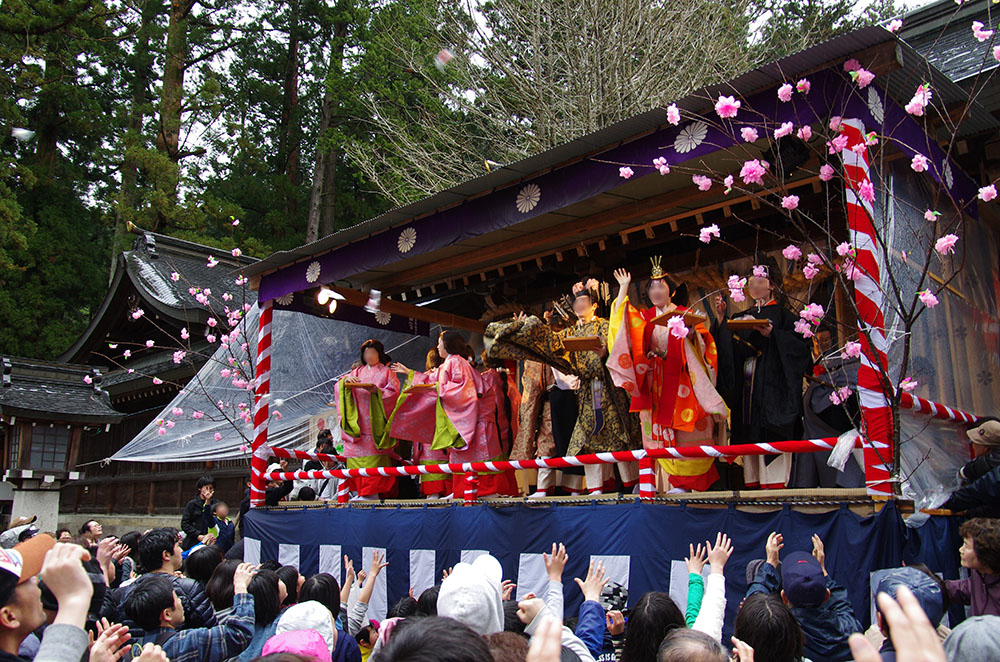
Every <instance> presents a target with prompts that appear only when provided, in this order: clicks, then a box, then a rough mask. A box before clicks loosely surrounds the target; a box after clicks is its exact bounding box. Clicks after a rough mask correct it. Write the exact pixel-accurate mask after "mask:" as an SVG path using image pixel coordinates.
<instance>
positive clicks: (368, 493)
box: [337, 340, 399, 500]
mask: <svg viewBox="0 0 1000 662" xmlns="http://www.w3.org/2000/svg"><path fill="white" fill-rule="evenodd" d="M387 361H388V357H387V356H386V354H385V348H384V347H383V346H382V343H381V342H379V341H378V340H366V341H365V342H364V343H363V344H362V345H361V362H362V365H361V366H359V367H357V368H355V369H353V370H351V372H349V373H348V374H347V375H345V376H344V377H343V379H341V380H340V382H339V383H338V384H337V393H338V394H339V398H338V401H339V405H340V428H341V438H342V439H343V441H344V455H345V456H346V458H347V468H348V469H360V468H372V467H387V466H390V465H391V463H392V462H391V453H392V447H393V446H395V443H396V442H395V441H394V440H393V439H392V438H391V437H390V436H389V434H388V432H389V431H388V427H387V425H386V420H387V418H388V416H387V412H392V411H393V409H395V407H396V398H397V397H399V378H398V377H396V374H395V373H394V372H393V371H392V370H390V369H389V366H387V365H386V364H385V363H386V362H387ZM354 384H370V386H353V385H354ZM350 484H351V490H352V491H354V492H357V494H358V498H359V499H363V500H368V499H378V498H380V497H384V496H385V495H387V494H388V493H389V492H391V491H392V490H393V488H394V487H395V486H396V479H395V477H393V476H362V477H358V478H352V479H350Z"/></svg>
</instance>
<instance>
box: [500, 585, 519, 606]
mask: <svg viewBox="0 0 1000 662" xmlns="http://www.w3.org/2000/svg"><path fill="white" fill-rule="evenodd" d="M515 588H517V584H515V583H514V582H512V581H510V580H509V579H505V580H503V583H502V584H500V598H501V599H502V600H503V601H504V602H506V601H507V600H510V598H511V596H512V595H514V589H515Z"/></svg>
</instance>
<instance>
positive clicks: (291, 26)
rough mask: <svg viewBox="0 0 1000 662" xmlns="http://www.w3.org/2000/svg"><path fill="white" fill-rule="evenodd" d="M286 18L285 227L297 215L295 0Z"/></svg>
mask: <svg viewBox="0 0 1000 662" xmlns="http://www.w3.org/2000/svg"><path fill="white" fill-rule="evenodd" d="M290 12H291V13H290V15H289V20H288V57H287V59H286V62H285V84H284V96H283V99H282V113H281V121H282V124H283V125H284V126H283V131H282V137H281V141H282V150H281V154H282V167H283V168H284V172H285V176H286V177H287V178H288V191H287V193H286V195H285V216H286V219H287V222H288V226H289V227H293V224H294V222H295V217H296V216H297V215H298V186H299V145H300V142H301V141H300V139H299V136H300V130H299V124H298V108H299V41H300V37H299V2H298V0H295V1H293V2H292V3H291V9H290Z"/></svg>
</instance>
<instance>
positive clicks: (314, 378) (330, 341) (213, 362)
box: [111, 306, 435, 462]
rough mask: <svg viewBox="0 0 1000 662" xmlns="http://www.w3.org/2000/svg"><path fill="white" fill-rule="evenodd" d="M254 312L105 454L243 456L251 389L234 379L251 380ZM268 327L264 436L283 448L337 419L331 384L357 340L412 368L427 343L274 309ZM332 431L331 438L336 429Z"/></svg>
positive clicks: (161, 458) (355, 351) (134, 457)
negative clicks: (379, 346) (373, 342)
mask: <svg viewBox="0 0 1000 662" xmlns="http://www.w3.org/2000/svg"><path fill="white" fill-rule="evenodd" d="M258 316H259V313H258V309H257V307H256V306H254V307H253V308H252V309H251V310H250V311H249V312H248V313H247V315H246V318H245V320H244V321H243V322H242V323H241V324H240V327H239V328H240V329H241V331H240V335H241V336H242V337H241V338H239V339H238V341H237V342H231V343H230V344H229V346H228V347H222V346H220V347H219V348H218V349H217V350H216V352H215V354H214V355H213V356H212V357H211V358H210V359H209V360H208V362H207V363H206V364H205V365H204V366H203V367H202V368H201V370H200V371H199V372H198V374H197V375H195V377H194V379H192V380H191V382H190V383H189V384H188V385H187V387H186V388H185V389H183V390H182V392H181V393H180V394H178V395H177V397H175V398H174V399H173V401H172V402H171V403H170V404H169V405H167V407H166V408H164V410H163V411H162V412H161V413H160V415H159V416H157V417H156V418H155V419H154V420H153V421H152V422H151V423H150V424H149V425H147V426H146V427H145V428H144V429H143V430H142V431H141V432H140V433H139V434H138V435H136V437H135V438H134V439H133V440H132V441H130V442H129V443H128V444H126V445H125V446H124V447H123V448H122V449H121V450H119V451H118V452H117V453H115V454H114V455H113V456H112V458H111V459H112V460H123V461H131V462H192V461H207V460H233V459H240V458H249V456H250V451H249V446H250V444H251V440H252V438H253V424H252V420H251V421H249V422H247V421H244V420H243V419H242V418H241V417H240V413H241V412H242V411H244V410H250V411H251V412H252V408H253V393H252V389H251V388H248V387H249V385H247V386H244V385H243V384H242V383H241V382H240V379H242V378H244V377H246V378H248V379H246V381H248V382H251V381H252V378H253V374H254V373H253V371H252V366H253V365H254V362H255V358H256V347H257V342H256V339H257V319H258ZM271 330H272V342H271V396H270V398H271V399H270V414H271V419H270V423H269V425H268V442H269V443H270V444H271V445H273V446H279V447H287V448H311V447H312V446H313V444H314V443H315V439H316V432H317V431H318V429H319V427H320V426H324V427H326V426H329V427H336V426H337V416H336V415H335V410H334V409H333V408H332V407H331V406H330V403H332V402H333V401H334V392H335V388H334V387H335V385H336V381H337V379H338V378H339V377H340V376H341V375H342V374H344V373H345V372H347V371H348V370H350V368H351V364H352V363H353V362H354V361H356V360H358V359H359V358H360V354H359V348H360V347H361V344H362V343H363V342H364V341H365V340H367V339H368V338H376V339H378V340H381V341H382V343H383V344H384V345H385V348H386V351H387V352H388V353H389V354H390V355H391V357H392V359H393V360H398V361H401V362H403V363H405V364H407V365H409V366H410V367H412V368H415V369H421V368H423V365H424V359H425V356H426V354H427V350H428V349H429V348H430V347H431V346H432V344H433V343H434V340H432V339H431V338H426V337H423V336H413V335H408V334H404V333H398V332H393V331H386V330H381V329H373V328H369V327H366V326H361V325H358V324H352V323H349V322H342V321H337V320H331V319H324V318H321V317H316V316H313V315H308V314H304V313H299V312H293V311H288V310H275V311H274V317H273V321H272V324H271ZM432 331H435V330H432ZM432 335H433V334H432ZM244 341H245V342H246V343H247V348H246V349H245V350H244V349H242V343H243V342H244ZM244 362H246V363H244ZM234 363H235V364H236V365H241V366H243V368H242V370H243V373H240V372H238V371H236V368H235V366H234V365H233V364H234ZM234 380H235V382H236V383H235V384H234ZM178 412H179V413H178ZM196 412H198V413H199V414H201V415H200V416H199V414H196ZM161 431H162V432H161ZM217 436H218V438H217ZM334 438H335V439H336V440H337V441H338V443H339V440H340V435H339V434H337V433H336V431H335V434H334Z"/></svg>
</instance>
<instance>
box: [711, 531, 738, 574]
mask: <svg viewBox="0 0 1000 662" xmlns="http://www.w3.org/2000/svg"><path fill="white" fill-rule="evenodd" d="M705 545H706V546H708V547H710V548H709V550H708V564H709V565H710V566H712V572H715V573H719V574H722V571H723V569H725V567H726V562H727V561H728V560H729V557H730V556H732V555H733V543H732V541H730V540H729V536H727V535H726V534H725V533H719V534H717V535H716V536H715V545H709V543H708V541H705Z"/></svg>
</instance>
